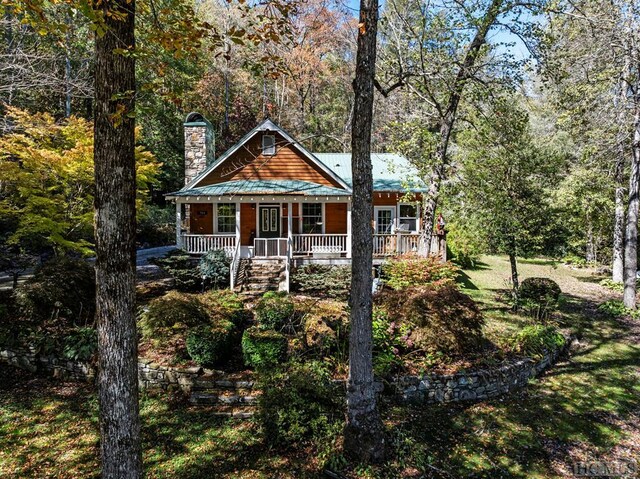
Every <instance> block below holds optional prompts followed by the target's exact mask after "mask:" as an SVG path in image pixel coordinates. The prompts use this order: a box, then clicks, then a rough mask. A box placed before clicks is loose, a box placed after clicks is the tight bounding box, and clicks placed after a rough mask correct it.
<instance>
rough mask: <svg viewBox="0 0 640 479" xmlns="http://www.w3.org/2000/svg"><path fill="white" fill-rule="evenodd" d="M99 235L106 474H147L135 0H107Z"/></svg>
mask: <svg viewBox="0 0 640 479" xmlns="http://www.w3.org/2000/svg"><path fill="white" fill-rule="evenodd" d="M98 13H99V14H100V15H101V18H102V22H104V28H103V29H100V28H99V29H98V35H97V37H96V43H95V76H94V78H95V85H94V91H95V120H94V161H95V183H96V193H95V237H96V319H97V324H98V363H99V373H98V374H99V375H98V388H99V391H98V397H99V403H100V436H101V444H100V447H101V454H102V477H104V478H109V479H112V478H114V479H115V478H139V477H141V476H142V454H141V446H140V419H139V414H138V413H139V411H138V408H139V406H138V341H137V339H138V338H137V333H136V321H135V273H136V267H135V258H136V250H135V234H136V203H135V197H136V193H135V192H136V168H135V100H134V98H135V91H136V83H135V61H134V58H135V56H134V48H135V35H134V25H135V0H105V1H103V2H102V3H100V4H99V10H98Z"/></svg>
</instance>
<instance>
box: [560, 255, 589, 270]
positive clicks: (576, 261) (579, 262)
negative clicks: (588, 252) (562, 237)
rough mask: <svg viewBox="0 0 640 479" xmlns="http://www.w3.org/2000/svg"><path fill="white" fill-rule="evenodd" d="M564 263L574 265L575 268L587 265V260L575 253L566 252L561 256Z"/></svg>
mask: <svg viewBox="0 0 640 479" xmlns="http://www.w3.org/2000/svg"><path fill="white" fill-rule="evenodd" d="M562 262H563V263H564V264H568V265H571V266H575V267H576V268H584V267H585V266H587V260H586V259H584V258H582V257H580V256H577V255H575V254H568V255H566V256H565V257H564V258H562Z"/></svg>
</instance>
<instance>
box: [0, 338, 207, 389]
mask: <svg viewBox="0 0 640 479" xmlns="http://www.w3.org/2000/svg"><path fill="white" fill-rule="evenodd" d="M0 362H5V363H7V364H10V365H12V366H15V367H18V368H21V369H25V370H27V371H31V372H34V373H35V372H38V371H39V372H44V373H46V374H49V375H51V376H53V377H55V378H60V379H64V380H74V381H86V382H93V381H94V379H95V377H96V374H97V368H96V366H95V365H93V364H91V363H88V362H83V361H71V360H67V359H60V358H57V357H55V356H49V355H38V354H36V353H35V351H33V350H29V349H15V350H14V349H5V350H0ZM205 372H207V371H206V370H204V369H203V368H200V367H194V368H172V367H168V366H160V365H158V364H155V363H153V362H151V361H149V360H146V359H140V360H139V361H138V380H139V385H140V389H169V388H172V387H175V388H180V389H182V390H184V391H185V392H190V391H191V387H192V386H193V384H194V381H195V380H196V379H197V378H198V377H200V376H202V375H203V374H205ZM209 372H211V371H209Z"/></svg>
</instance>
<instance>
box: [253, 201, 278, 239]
mask: <svg viewBox="0 0 640 479" xmlns="http://www.w3.org/2000/svg"><path fill="white" fill-rule="evenodd" d="M260 207H264V208H278V236H277V237H276V238H279V237H280V236H281V235H282V204H277V205H276V204H271V203H258V204H257V205H256V238H262V236H260Z"/></svg>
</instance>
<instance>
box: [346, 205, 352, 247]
mask: <svg viewBox="0 0 640 479" xmlns="http://www.w3.org/2000/svg"><path fill="white" fill-rule="evenodd" d="M347 258H351V201H349V202H348V203H347Z"/></svg>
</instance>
